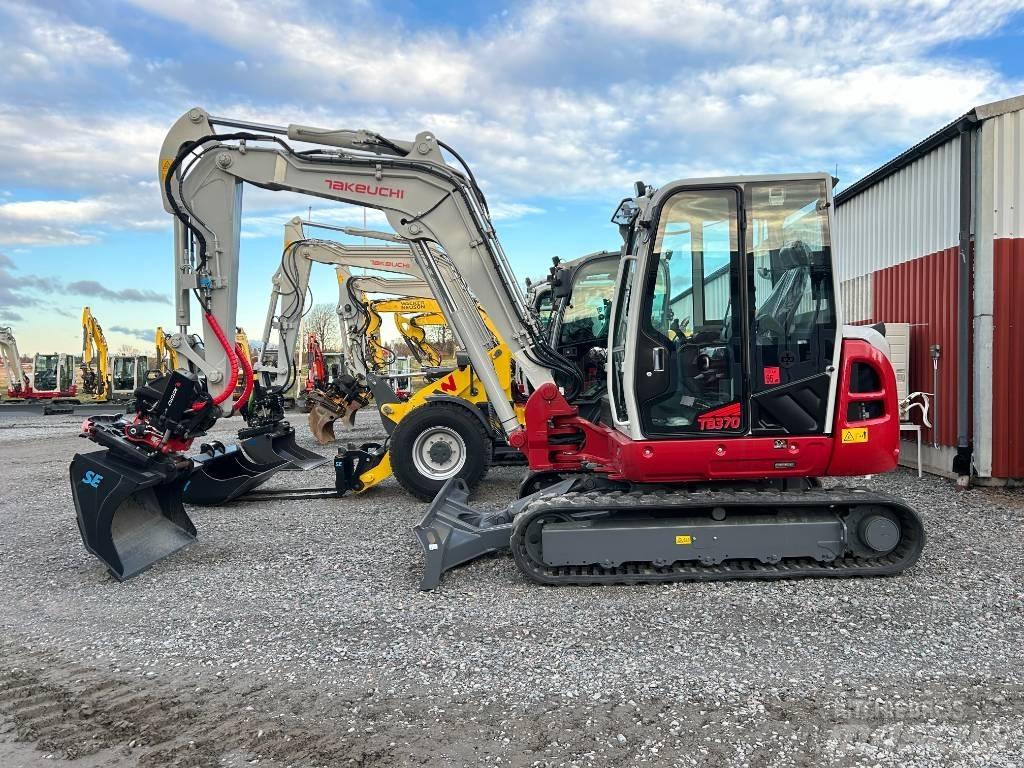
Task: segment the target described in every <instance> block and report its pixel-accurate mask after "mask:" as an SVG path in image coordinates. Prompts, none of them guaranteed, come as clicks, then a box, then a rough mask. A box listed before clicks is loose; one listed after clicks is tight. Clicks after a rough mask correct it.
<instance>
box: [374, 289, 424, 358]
mask: <svg viewBox="0 0 1024 768" xmlns="http://www.w3.org/2000/svg"><path fill="white" fill-rule="evenodd" d="M398 290H402V287H399V286H396V287H394V289H393V291H398ZM368 310H369V312H370V313H371V314H372V315H377V316H379V315H381V314H384V313H393V314H394V316H395V327H396V328H397V329H398V333H399V334H400V335H401V336H402V340H403V341H405V343H406V345H407V346H408V347H409V352H410V353H412V356H413V357H415V358H416V361H417V362H418V363H419V364H420V365H425V366H427V367H430V368H435V367H437V366H439V365H440V364H441V354H440V353H439V352H438V351H437V350H436V349H434V347H433V346H431V345H430V343H429V342H427V336H426V333H425V332H424V330H423V329H422V328H420V327H418V326H415V325H413V324H412V323H411V322H410V321H409V319H408V318H406V317H405V315H408V314H411V313H426V312H433V313H438V312H439V311H440V310H439V308H438V303H437V301H436V300H435V299H432V298H415V297H412V296H409V295H405V296H403V297H402V298H398V299H378V300H377V301H373V302H370V304H369V306H368Z"/></svg>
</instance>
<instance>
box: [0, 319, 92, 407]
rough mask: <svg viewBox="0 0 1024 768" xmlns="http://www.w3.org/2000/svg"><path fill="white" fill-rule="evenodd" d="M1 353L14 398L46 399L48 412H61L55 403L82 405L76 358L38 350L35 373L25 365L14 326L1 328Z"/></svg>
mask: <svg viewBox="0 0 1024 768" xmlns="http://www.w3.org/2000/svg"><path fill="white" fill-rule="evenodd" d="M0 355H2V356H3V358H4V367H5V369H6V372H7V397H8V400H10V401H24V400H30V401H35V400H46V401H48V405H47V406H45V407H44V409H43V412H44V413H51V412H53V413H57V412H58V411H56V410H52V411H51V407H52V406H54V405H68V404H78V403H79V402H80V401H79V400H78V399H77V397H76V396H77V394H78V385H77V384H76V383H75V358H74V356H73V355H65V354H61V353H57V352H54V353H51V354H45V353H38V354H36V356H35V357H34V358H33V359H32V375H31V376H29V375H28V374H26V373H25V372H24V371H23V370H22V368H21V356H20V353H19V352H18V342H17V341H15V339H14V331H12V330H11V327H10V326H4V327H2V328H0Z"/></svg>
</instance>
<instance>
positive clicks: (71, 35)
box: [0, 0, 1024, 352]
mask: <svg viewBox="0 0 1024 768" xmlns="http://www.w3.org/2000/svg"><path fill="white" fill-rule="evenodd" d="M0 50H2V51H3V52H4V57H3V58H4V61H3V66H2V67H0V323H4V324H7V323H10V324H11V325H13V326H14V329H15V332H16V334H17V337H18V340H19V344H20V346H21V349H22V352H30V351H31V352H34V351H44V350H45V351H53V350H56V349H60V350H61V351H73V350H77V349H80V346H79V345H80V343H81V342H80V329H79V326H78V316H79V314H80V311H81V307H82V305H83V304H85V303H88V304H90V305H91V306H92V307H93V309H94V311H95V313H96V315H97V316H98V317H99V319H100V320H101V322H102V323H103V325H104V328H105V329H106V331H107V335H108V338H109V340H110V341H111V344H112V346H114V347H115V348H116V347H118V346H120V345H121V344H126V343H127V344H134V345H136V346H138V347H140V348H144V349H147V350H148V348H149V344H148V343H147V342H145V341H143V340H142V339H144V338H147V337H148V335H149V334H151V332H152V329H153V328H154V327H155V326H156V325H159V324H163V325H165V326H170V325H172V324H173V308H172V306H171V304H170V296H171V284H172V273H171V268H170V264H171V251H170V228H171V225H170V217H169V216H168V215H167V214H166V213H164V211H163V209H162V207H161V205H160V198H159V193H158V191H157V188H156V158H157V151H158V149H159V146H160V142H161V140H162V138H163V136H164V133H165V132H166V130H167V128H168V127H169V126H170V125H171V123H172V122H173V121H174V120H175V119H176V118H177V117H178V116H179V115H180V114H182V113H183V112H185V111H186V110H187V109H188V108H190V107H192V106H202V107H204V108H205V109H207V110H208V111H210V112H211V113H213V114H218V115H230V116H234V117H239V118H244V119H253V120H263V121H267V122H275V123H289V122H295V123H305V124H308V125H318V126H323V127H331V128H363V127H366V128H371V129H373V130H376V131H378V132H381V133H383V134H385V135H388V136H391V137H394V138H411V137H412V136H413V135H414V134H415V133H416V132H418V131H420V130H427V129H429V130H432V131H434V132H435V133H436V134H437V135H438V136H439V137H441V138H442V139H444V140H445V141H446V142H447V143H449V144H451V145H452V146H454V147H455V148H457V149H458V150H459V151H460V153H461V154H462V155H463V156H464V157H465V158H466V159H467V160H468V161H469V163H470V164H471V166H472V167H473V168H474V171H475V173H476V175H477V177H478V179H479V180H480V182H481V183H482V185H483V186H484V188H485V191H486V192H487V195H488V198H489V199H490V200H491V202H492V205H491V208H492V211H493V212H494V213H495V215H496V219H497V220H496V226H497V229H498V232H499V235H500V236H501V238H502V241H503V243H504V245H505V248H506V251H507V252H508V254H509V256H510V257H511V259H512V261H513V266H514V267H515V269H516V271H517V273H518V274H519V275H520V276H523V277H525V276H528V275H530V276H535V275H539V274H542V273H543V272H544V271H545V269H546V267H547V265H548V264H549V263H550V258H551V256H554V255H558V256H561V257H563V258H571V257H573V256H576V255H580V254H582V253H586V252H588V251H593V250H597V249H600V248H606V247H617V245H618V243H617V235H616V232H615V229H614V227H613V226H612V225H610V224H609V223H608V218H609V216H610V214H611V211H612V209H613V208H614V206H615V203H616V202H617V201H618V200H619V199H620V198H621V197H623V196H625V195H626V194H628V193H629V190H630V188H631V182H632V181H634V180H636V179H643V180H645V181H647V182H648V183H651V184H655V185H659V184H661V183H664V182H666V181H669V180H672V179H675V178H680V177H686V176H694V175H708V174H719V173H759V172H770V171H783V170H784V171H794V170H800V171H809V170H828V171H834V170H835V169H836V168H837V167H838V172H839V176H840V178H841V179H842V183H843V184H848V183H850V182H852V181H854V180H856V179H857V178H858V177H860V176H862V175H863V174H864V173H866V172H868V171H869V170H871V169H872V168H874V167H876V166H878V165H880V164H881V163H882V162H884V161H885V160H887V159H888V158H890V157H891V156H892V155H893V154H895V153H897V152H899V151H901V150H902V149H904V148H905V147H906V146H909V145H910V144H911V143H913V142H915V141H917V140H919V139H920V138H922V137H924V136H925V135H927V134H928V133H930V132H931V131H933V130H935V129H936V128H937V127H939V126H940V125H942V124H943V123H945V122H947V121H948V120H950V119H952V118H953V117H955V116H957V115H958V114H961V113H963V112H965V111H966V110H967V109H969V108H971V107H972V106H975V105H977V104H981V103H984V102H987V101H992V100H995V99H999V98H1005V97H1008V96H1013V95H1018V94H1020V93H1024V56H1021V54H1020V51H1021V50H1024V0H1012V1H1008V2H1003V1H1002V0H974V1H973V2H942V1H941V0H917V1H916V2H893V3H887V2H878V1H877V0H855V1H854V2H849V3H843V4H837V5H831V4H828V3H823V2H800V1H799V0H792V1H790V0H775V1H773V2H763V1H761V0H754V1H753V2H748V3H744V4H732V3H717V2H714V1H713V0H705V1H704V2H695V1H693V0H647V1H644V0H634V2H631V3H609V2H597V1H596V0H581V1H580V2H576V3H555V2H523V3H518V4H508V5H501V4H498V3H463V2H458V1H457V0H451V1H450V2H413V0H388V1H381V2H376V1H375V0H349V1H348V2H346V1H345V0H339V1H338V2H333V3H324V2H312V1H311V0H269V1H268V2H256V1H255V0H250V1H249V2H228V1H226V0H202V2H200V1H199V0H174V2H167V1H166V0H133V1H131V2H124V1H119V0H59V1H58V0H54V1H53V2H46V1H43V2H32V3H22V2H18V1H17V0H0ZM310 204H311V205H312V206H313V217H314V219H321V220H327V221H331V222H347V223H352V224H361V223H362V216H363V214H362V212H361V211H360V210H356V209H350V208H343V207H340V206H329V205H327V204H326V203H325V202H324V201H321V200H312V201H306V200H303V199H301V198H297V197H294V196H291V195H283V194H274V193H270V192H264V191H259V190H257V191H255V192H254V193H253V194H249V195H247V200H246V205H247V215H246V218H245V221H244V223H243V227H244V232H245V234H246V239H245V242H244V246H243V254H242V256H243V259H242V261H243V264H242V278H241V286H240V291H241V293H240V295H241V297H242V298H241V300H240V308H239V322H241V323H242V324H243V325H245V326H247V327H248V329H249V330H250V334H251V335H258V331H259V329H260V327H261V326H262V321H263V316H264V313H265V311H266V301H267V295H268V292H269V279H270V276H271V274H272V273H273V271H274V268H275V266H276V262H277V260H278V258H279V253H280V247H281V231H282V226H283V224H284V222H285V221H286V220H287V219H288V218H289V217H291V216H293V215H296V214H303V215H305V213H306V210H307V205H310ZM369 221H370V224H371V225H377V226H383V224H381V223H380V219H379V218H377V217H376V215H374V214H372V213H371V215H370V217H369ZM313 290H314V293H315V297H316V300H317V301H329V302H333V301H335V299H336V288H335V283H334V277H333V273H332V272H331V271H330V270H329V269H327V268H320V269H319V270H317V271H316V276H315V278H314V284H313ZM118 329H120V330H118Z"/></svg>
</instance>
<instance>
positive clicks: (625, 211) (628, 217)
mask: <svg viewBox="0 0 1024 768" xmlns="http://www.w3.org/2000/svg"><path fill="white" fill-rule="evenodd" d="M639 213H640V206H638V205H637V204H636V201H635V200H634V199H633V198H632V197H626V198H623V199H622V202H621V203H619V207H618V208H616V209H615V213H613V214H612V224H618V225H619V226H620V227H629V226H632V224H633V222H634V221H636V217H637V216H638V215H639Z"/></svg>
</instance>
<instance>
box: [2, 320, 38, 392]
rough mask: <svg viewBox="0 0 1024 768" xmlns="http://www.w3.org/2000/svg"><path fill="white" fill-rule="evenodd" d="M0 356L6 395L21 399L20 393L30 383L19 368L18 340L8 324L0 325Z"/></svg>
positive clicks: (28, 387) (26, 388) (24, 390)
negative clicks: (2, 362)
mask: <svg viewBox="0 0 1024 768" xmlns="http://www.w3.org/2000/svg"><path fill="white" fill-rule="evenodd" d="M0 356H2V357H3V359H4V370H5V371H6V372H7V397H9V398H15V399H21V398H22V393H23V392H27V391H28V390H30V389H31V388H32V383H31V382H30V381H29V377H28V374H26V373H25V371H23V370H22V368H21V353H20V352H19V351H18V342H17V340H16V339H15V338H14V331H13V330H11V327H10V326H9V325H5V326H3V327H0Z"/></svg>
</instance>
